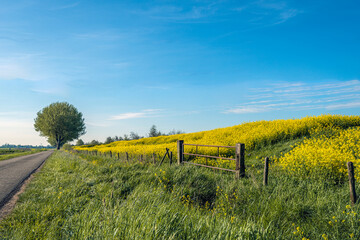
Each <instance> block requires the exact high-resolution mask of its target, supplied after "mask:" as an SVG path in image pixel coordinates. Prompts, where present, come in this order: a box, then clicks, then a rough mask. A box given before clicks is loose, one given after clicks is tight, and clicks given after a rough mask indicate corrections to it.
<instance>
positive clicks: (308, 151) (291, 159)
mask: <svg viewBox="0 0 360 240" xmlns="http://www.w3.org/2000/svg"><path fill="white" fill-rule="evenodd" d="M319 131H320V132H321V130H318V129H314V133H315V134H314V135H315V137H313V138H310V139H305V140H304V141H303V142H301V143H299V144H298V145H297V146H295V147H294V148H293V149H292V150H291V151H290V152H288V153H285V154H284V156H282V157H280V158H279V159H278V163H279V164H280V165H281V166H282V167H284V168H285V169H287V170H289V171H291V172H292V173H294V174H297V175H300V176H319V177H326V178H332V179H334V180H339V179H344V178H346V175H347V167H346V163H347V162H349V161H351V162H353V163H354V165H355V167H358V166H360V127H354V128H350V129H340V128H339V127H336V128H333V129H331V130H330V129H328V131H326V132H325V133H323V134H322V135H319V134H316V133H317V132H319ZM355 174H356V176H355V178H356V179H357V180H360V171H355Z"/></svg>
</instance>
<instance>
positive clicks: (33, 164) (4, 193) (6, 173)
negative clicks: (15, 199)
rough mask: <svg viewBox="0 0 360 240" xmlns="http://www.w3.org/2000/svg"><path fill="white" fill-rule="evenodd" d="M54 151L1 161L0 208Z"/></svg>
mask: <svg viewBox="0 0 360 240" xmlns="http://www.w3.org/2000/svg"><path fill="white" fill-rule="evenodd" d="M52 153H53V151H45V152H40V153H35V154H31V155H27V156H21V157H16V158H12V159H8V160H3V161H0V208H1V207H2V206H3V205H4V204H5V203H6V202H7V201H8V200H9V199H10V198H11V196H12V195H13V193H15V192H16V191H17V189H18V187H19V186H20V185H21V184H22V183H23V182H24V180H25V179H26V178H28V177H29V176H30V175H31V174H32V173H33V172H34V171H35V170H36V169H38V168H39V167H40V166H41V164H42V163H43V162H44V161H45V160H46V159H47V158H48V157H49V156H50V155H51V154H52Z"/></svg>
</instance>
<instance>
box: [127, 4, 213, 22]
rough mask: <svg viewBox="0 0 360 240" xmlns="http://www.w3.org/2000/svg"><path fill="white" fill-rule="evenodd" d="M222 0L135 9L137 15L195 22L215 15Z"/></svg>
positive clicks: (134, 12)
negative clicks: (189, 4)
mask: <svg viewBox="0 0 360 240" xmlns="http://www.w3.org/2000/svg"><path fill="white" fill-rule="evenodd" d="M219 3H220V1H212V2H210V3H209V2H207V3H203V2H198V3H197V4H196V5H192V6H190V7H183V6H181V7H179V6H177V5H160V6H155V7H151V8H148V9H140V10H139V9H137V10H133V11H132V13H133V14H136V15H142V16H147V17H150V18H153V19H161V20H168V21H179V22H184V21H185V22H193V21H197V20H199V19H204V18H207V17H209V16H212V15H214V14H215V13H216V12H217V10H218V8H217V5H218V4H219Z"/></svg>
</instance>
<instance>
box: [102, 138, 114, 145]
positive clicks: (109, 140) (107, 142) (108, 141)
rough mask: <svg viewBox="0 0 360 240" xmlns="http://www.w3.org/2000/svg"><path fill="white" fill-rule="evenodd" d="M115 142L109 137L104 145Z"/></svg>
mask: <svg viewBox="0 0 360 240" xmlns="http://www.w3.org/2000/svg"><path fill="white" fill-rule="evenodd" d="M112 142H113V139H112V138H111V137H107V138H106V140H105V142H104V144H109V143H112Z"/></svg>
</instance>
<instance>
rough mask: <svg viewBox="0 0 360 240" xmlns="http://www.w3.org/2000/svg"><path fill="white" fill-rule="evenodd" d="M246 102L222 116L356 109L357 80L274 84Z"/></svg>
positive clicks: (358, 98) (256, 91) (358, 97)
mask: <svg viewBox="0 0 360 240" xmlns="http://www.w3.org/2000/svg"><path fill="white" fill-rule="evenodd" d="M251 92H252V94H251V96H250V97H249V99H252V101H249V102H247V103H244V104H240V105H238V106H236V107H233V108H229V109H227V110H226V111H225V112H224V113H235V114H245V113H260V112H269V111H285V110H286V111H300V110H310V109H324V110H335V109H341V108H357V107H360V94H359V92H360V81H359V80H351V81H345V82H329V83H323V84H320V83H314V84H310V83H286V82H285V83H282V84H281V83H280V84H279V83H277V84H271V85H269V87H266V88H258V89H257V88H255V89H252V90H251Z"/></svg>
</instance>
